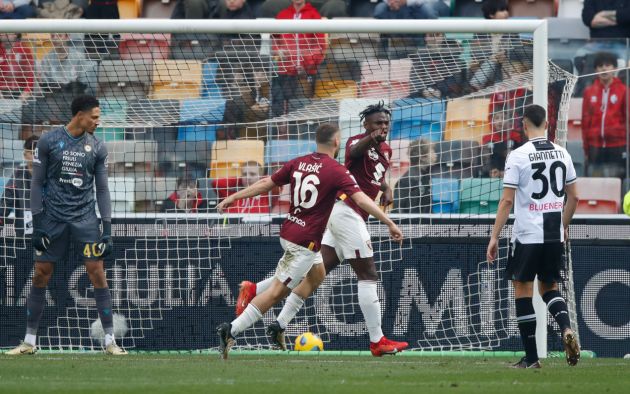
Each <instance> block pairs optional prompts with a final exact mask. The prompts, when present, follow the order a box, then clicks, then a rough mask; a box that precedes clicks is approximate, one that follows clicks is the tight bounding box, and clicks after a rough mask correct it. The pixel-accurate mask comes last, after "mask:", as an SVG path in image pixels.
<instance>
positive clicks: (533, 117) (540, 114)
mask: <svg viewBox="0 0 630 394" xmlns="http://www.w3.org/2000/svg"><path fill="white" fill-rule="evenodd" d="M525 119H528V120H529V121H530V122H532V124H533V125H534V126H535V127H540V126H542V125H543V124H544V123H545V121H546V120H547V111H545V109H544V108H543V107H541V106H540V105H536V104H531V105H529V106H527V108H525V113H523V120H525Z"/></svg>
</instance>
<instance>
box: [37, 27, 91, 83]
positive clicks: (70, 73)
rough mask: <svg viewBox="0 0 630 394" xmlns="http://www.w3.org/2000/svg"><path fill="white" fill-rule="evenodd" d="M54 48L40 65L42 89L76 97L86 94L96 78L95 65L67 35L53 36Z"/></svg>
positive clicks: (55, 34) (57, 34) (56, 34)
mask: <svg viewBox="0 0 630 394" xmlns="http://www.w3.org/2000/svg"><path fill="white" fill-rule="evenodd" d="M51 39H52V43H53V48H52V50H51V51H50V52H48V53H47V54H46V56H44V58H43V59H42V61H41V63H40V64H39V78H40V82H39V83H40V87H41V88H42V90H43V92H44V93H47V92H51V91H55V90H59V89H60V90H62V91H64V92H68V93H70V94H72V95H74V96H78V95H81V94H84V93H85V90H86V89H87V87H88V86H89V85H90V82H91V81H90V76H91V77H92V78H95V77H96V76H95V74H94V73H95V70H94V63H92V62H89V61H88V60H87V59H86V57H85V52H84V51H83V50H82V48H77V47H75V46H74V45H73V44H72V42H71V41H70V39H69V36H68V34H66V33H53V34H52V37H51Z"/></svg>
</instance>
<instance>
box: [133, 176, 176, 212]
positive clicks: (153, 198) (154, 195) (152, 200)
mask: <svg viewBox="0 0 630 394" xmlns="http://www.w3.org/2000/svg"><path fill="white" fill-rule="evenodd" d="M176 189H177V178H165V177H155V178H154V177H143V178H137V179H136V184H135V189H134V194H135V196H134V198H135V210H136V212H154V211H157V210H159V209H158V207H159V206H160V205H161V204H162V202H163V201H164V200H165V199H166V198H167V197H168V196H169V195H170V194H171V193H173V192H174V191H175V190H176Z"/></svg>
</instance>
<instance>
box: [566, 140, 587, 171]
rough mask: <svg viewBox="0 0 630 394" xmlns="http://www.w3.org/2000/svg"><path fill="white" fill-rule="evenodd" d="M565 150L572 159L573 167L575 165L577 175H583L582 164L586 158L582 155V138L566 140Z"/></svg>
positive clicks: (583, 164)
mask: <svg viewBox="0 0 630 394" xmlns="http://www.w3.org/2000/svg"><path fill="white" fill-rule="evenodd" d="M567 151H568V152H569V154H570V155H571V159H573V167H575V173H576V174H577V176H578V177H581V176H584V166H585V164H586V159H585V157H584V148H583V147H582V140H581V139H580V140H569V141H567Z"/></svg>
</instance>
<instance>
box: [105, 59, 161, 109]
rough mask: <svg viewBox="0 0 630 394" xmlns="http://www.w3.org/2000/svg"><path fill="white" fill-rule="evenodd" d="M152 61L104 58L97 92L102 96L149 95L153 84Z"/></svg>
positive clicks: (137, 97)
mask: <svg viewBox="0 0 630 394" xmlns="http://www.w3.org/2000/svg"><path fill="white" fill-rule="evenodd" d="M151 67H152V65H151V63H150V62H145V61H143V60H134V61H129V60H127V61H123V60H103V61H102V62H101V64H100V65H99V67H98V73H97V77H96V78H97V83H98V90H97V94H98V96H100V97H125V98H126V99H127V100H133V99H143V98H146V97H147V94H148V92H149V87H150V86H151Z"/></svg>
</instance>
